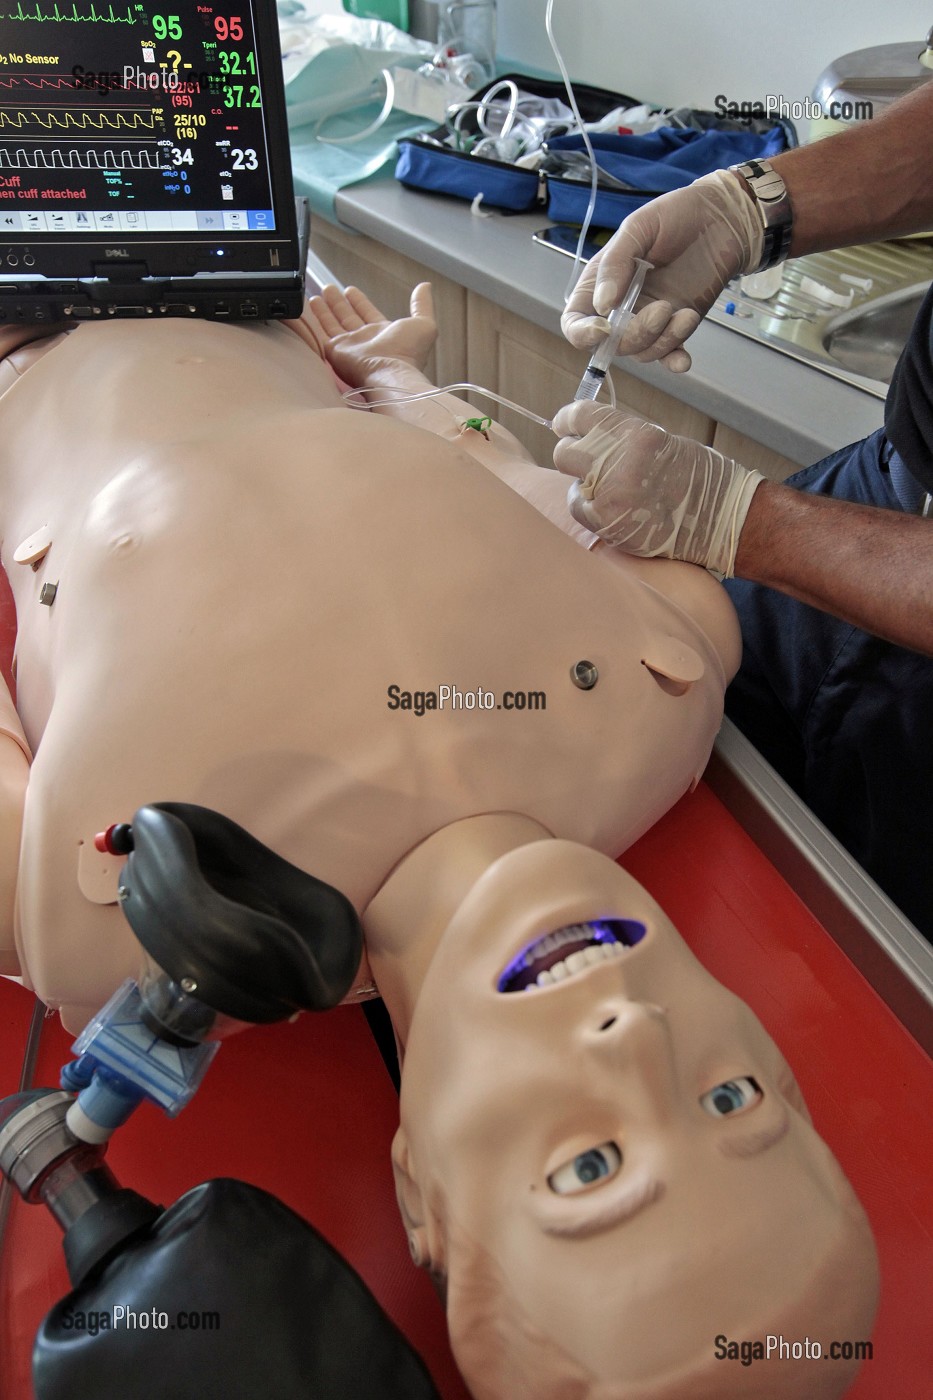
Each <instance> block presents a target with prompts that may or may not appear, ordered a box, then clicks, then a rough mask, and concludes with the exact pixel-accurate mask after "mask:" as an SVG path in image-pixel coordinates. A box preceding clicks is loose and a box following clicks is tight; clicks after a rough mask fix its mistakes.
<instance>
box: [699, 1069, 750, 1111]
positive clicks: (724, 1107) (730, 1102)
mask: <svg viewBox="0 0 933 1400" xmlns="http://www.w3.org/2000/svg"><path fill="white" fill-rule="evenodd" d="M762 1098H764V1095H763V1094H762V1092H761V1090H760V1089H759V1087H758V1085H757V1084H756V1082H755V1080H754V1079H750V1078H748V1077H747V1076H746V1077H744V1078H742V1079H727V1080H726V1082H725V1083H724V1084H717V1085H716V1087H715V1089H710V1091H709V1092H708V1093H706V1094H704V1095H703V1096H702V1098H701V1099H700V1106H701V1108H705V1109H706V1111H707V1113H711V1114H712V1115H713V1117H714V1118H725V1117H726V1116H727V1115H728V1114H730V1113H739V1112H741V1110H742V1109H743V1108H751V1106H752V1105H753V1104H756V1103H758V1102H759V1100H760V1099H762Z"/></svg>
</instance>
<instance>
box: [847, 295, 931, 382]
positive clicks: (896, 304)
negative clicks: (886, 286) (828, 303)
mask: <svg viewBox="0 0 933 1400" xmlns="http://www.w3.org/2000/svg"><path fill="white" fill-rule="evenodd" d="M925 293H926V286H925V285H921V286H919V287H908V288H906V289H905V290H904V291H900V292H889V293H888V294H887V296H883V297H879V298H878V299H877V301H873V302H870V303H868V304H867V305H866V306H861V307H856V308H854V309H853V310H851V311H844V312H843V313H842V315H840V316H834V317H833V319H832V320H831V321H830V323H829V325H827V327H826V329H825V332H824V335H823V346H824V348H825V350H826V352H827V354H828V355H829V356H830V357H831V358H832V359H833V360H835V361H836V362H837V363H838V364H840V365H843V366H844V368H846V369H851V370H854V371H855V373H856V374H864V375H865V376H866V378H868V379H878V380H881V381H882V382H883V383H885V384H889V383H890V382H891V375H892V374H893V373H894V366H895V365H896V364H897V360H898V356H899V355H900V353H901V350H902V349H903V348H904V343H905V341H906V340H907V337H908V335H909V334H910V328H911V326H912V325H913V323H914V317H915V316H916V314H917V312H918V311H919V310H920V303H921V302H922V301H923V298H924V295H925Z"/></svg>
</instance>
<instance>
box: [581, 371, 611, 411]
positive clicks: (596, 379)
mask: <svg viewBox="0 0 933 1400" xmlns="http://www.w3.org/2000/svg"><path fill="white" fill-rule="evenodd" d="M605 379H606V376H605V374H600V372H599V370H592V369H587V370H586V372H585V373H584V375H583V378H582V379H581V380H580V383H579V384H578V385H577V392H576V393H575V394H574V396H573V401H574V403H577V402H578V401H579V400H580V399H595V398H596V395H597V394H598V393H599V391H600V389H601V388H602V387H603V384H604V382H605Z"/></svg>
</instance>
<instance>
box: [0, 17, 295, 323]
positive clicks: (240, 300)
mask: <svg viewBox="0 0 933 1400" xmlns="http://www.w3.org/2000/svg"><path fill="white" fill-rule="evenodd" d="M156 10H158V13H155V11H156ZM306 247H307V206H306V204H305V202H304V201H299V202H298V203H297V204H296V201H295V198H294V192H293V188H292V178H291V167H290V162H289V148H288V129H287V125H286V119H285V89H284V83H283V78H282V61H281V53H280V48H279V37H278V26H277V22H276V12H275V3H274V0H164V3H160V0H0V325H3V324H9V323H10V322H37V321H57V320H61V319H75V320H99V321H104V320H107V319H108V318H111V317H128V316H132V317H138V318H145V317H151V318H162V317H170V316H202V317H209V318H215V319H224V320H251V319H272V318H278V317H286V316H298V315H299V314H300V313H301V308H302V298H303V284H304V272H303V270H304V260H305V253H306Z"/></svg>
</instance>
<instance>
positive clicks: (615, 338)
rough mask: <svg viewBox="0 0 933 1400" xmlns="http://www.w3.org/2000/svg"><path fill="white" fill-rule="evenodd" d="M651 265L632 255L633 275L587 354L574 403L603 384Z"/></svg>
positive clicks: (589, 396) (592, 393)
mask: <svg viewBox="0 0 933 1400" xmlns="http://www.w3.org/2000/svg"><path fill="white" fill-rule="evenodd" d="M653 266H654V264H653V263H650V262H645V260H644V258H636V259H635V275H634V277H633V278H632V280H631V282H630V283H629V288H628V291H627V292H626V293H625V296H624V297H623V298H622V300H621V302H620V303H619V305H618V306H617V307H616V308H615V310H614V311H613V313H612V315H611V316H610V317H609V334H608V335H607V336H606V339H605V340H604V341H602V343H601V344H600V345H598V346H597V347H596V349H595V350H594V351H593V354H592V355H591V356H590V362H589V364H588V365H587V367H586V370H585V371H584V374H583V378H582V379H581V380H580V384H579V387H578V388H577V392H576V393H575V394H574V396H573V400H574V403H576V402H577V401H578V400H579V399H595V398H596V395H597V394H598V393H599V391H600V389H601V388H602V387H603V384H604V383H605V381H606V374H607V372H608V370H609V366H610V365H611V364H612V361H613V359H614V358H615V353H616V351H617V350H618V348H619V341H620V340H621V339H622V335H623V332H624V331H625V328H626V326H627V325H628V323H629V321H631V319H632V315H633V312H634V308H635V303H636V301H637V300H638V298H639V295H640V293H641V289H642V287H643V286H644V282H645V277H646V276H647V275H648V273H649V272H650V271H651V268H652V267H653Z"/></svg>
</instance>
